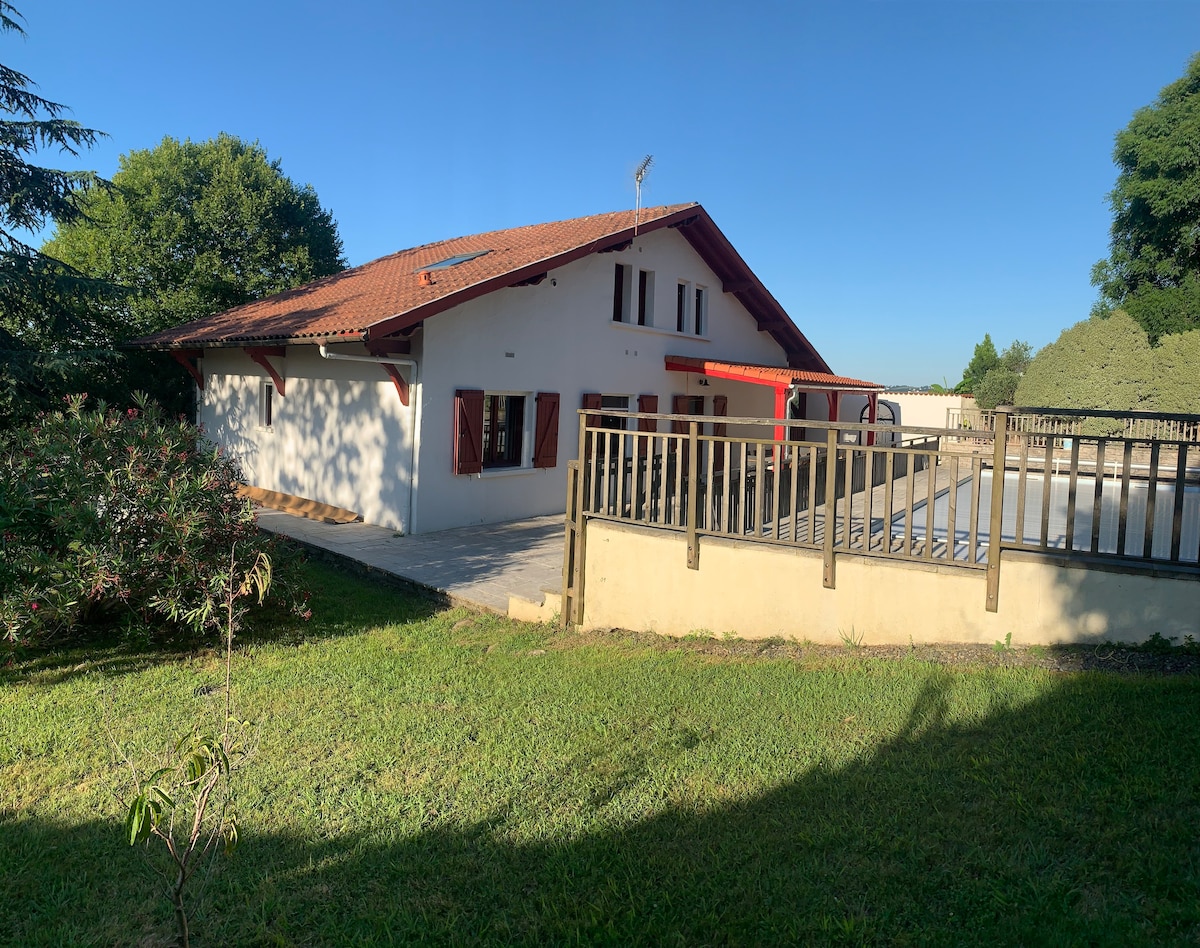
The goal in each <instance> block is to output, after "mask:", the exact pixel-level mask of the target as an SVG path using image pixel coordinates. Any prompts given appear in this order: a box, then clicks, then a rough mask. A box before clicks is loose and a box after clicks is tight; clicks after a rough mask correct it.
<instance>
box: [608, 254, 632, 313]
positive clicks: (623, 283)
mask: <svg viewBox="0 0 1200 948" xmlns="http://www.w3.org/2000/svg"><path fill="white" fill-rule="evenodd" d="M632 269H633V267H631V266H629V265H628V264H624V263H618V264H617V269H616V276H615V277H614V281H613V322H614V323H627V322H629V290H630V288H631V286H632V281H631V279H630V271H631V270H632Z"/></svg>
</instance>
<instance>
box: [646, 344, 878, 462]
mask: <svg viewBox="0 0 1200 948" xmlns="http://www.w3.org/2000/svg"><path fill="white" fill-rule="evenodd" d="M666 367H667V371H668V372H693V373H696V374H699V375H704V376H708V377H710V378H718V379H731V380H733V381H735V382H748V383H750V384H751V385H769V386H770V387H771V388H773V389H774V390H775V417H776V418H786V417H787V402H788V396H789V395H790V393H791V392H793V391H795V390H796V389H799V390H801V391H805V392H823V393H824V394H825V398H826V400H827V401H828V403H829V417H830V419H832V420H835V421H836V420H837V417H838V403H839V401H840V399H841V396H842V394H843V393H845V392H851V393H854V394H857V395H866V396H867V421H868V422H870V423H871V424H874V423H875V420H876V417H877V416H876V410H877V408H878V404H879V393H880V392H882V391H883V386H882V385H879V384H877V383H875V382H867V381H864V380H863V379H852V378H847V377H846V376H843V375H833V374H832V373H829V372H813V371H808V370H803V369H793V368H789V367H787V366H779V365H756V364H755V363H752V362H718V361H716V360H713V359H697V358H693V357H691V356H674V355H669V356H667V357H666ZM775 437H776V438H782V437H783V429H782V427H778V428H776V430H775ZM867 437H868V442H869V443H872V442H874V440H875V439H874V435H873V434H869V435H868V436H867Z"/></svg>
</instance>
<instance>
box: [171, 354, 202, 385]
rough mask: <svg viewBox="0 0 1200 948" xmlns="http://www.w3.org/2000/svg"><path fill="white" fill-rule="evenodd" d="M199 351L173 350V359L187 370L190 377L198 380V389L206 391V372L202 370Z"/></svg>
mask: <svg viewBox="0 0 1200 948" xmlns="http://www.w3.org/2000/svg"><path fill="white" fill-rule="evenodd" d="M202 354H203V353H201V351H200V350H199V349H172V350H171V358H173V359H174V360H175V361H176V362H178V363H179V364H180V365H182V366H183V367H184V368H185V369H187V372H188V375H190V376H191V377H192V378H194V379H195V380H196V387H197V388H198V389H200V391H202V392H203V391H204V372H203V370H202V369H201V368H200V356H201V355H202Z"/></svg>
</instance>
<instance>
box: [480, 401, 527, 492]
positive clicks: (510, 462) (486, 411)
mask: <svg viewBox="0 0 1200 948" xmlns="http://www.w3.org/2000/svg"><path fill="white" fill-rule="evenodd" d="M531 394H532V393H531V392H510V391H485V392H484V393H483V424H482V426H481V428H480V439H481V444H480V449H479V450H480V453H479V461H480V465H481V466H482V473H484V474H486V473H488V472H489V471H511V470H516V469H520V468H524V467H531V466H532V459H531V458H529V457H527V455H528V453H529V451H528V450H527V448H528V447H529V445H528V440H529V435H530V430H529V429H530V426H529V419H528V417H527V416H528V414H529V406H530V404H531V402H532V401H533V400H532V399H531V398H530V397H529V396H530V395H531ZM500 399H503V400H504V402H505V405H504V409H505V410H504V416H505V421H504V425H505V429H504V434H505V435H506V440H507V442H508V443H507V444H506V445H505V446H504V448H503V451H500V450H498V448H497V445H496V443H495V442H496V441H498V440H500V439H493V438H492V437H491V435H492V433H493V432H494V428H493V426H492V421H491V419H492V417H493V413H494V412H495V406H497V405H499V404H500ZM512 399H520V400H521V407H520V411H518V412H515V413H513V412H512V411H511V400H512ZM514 428H515V429H516V430H515V437H514Z"/></svg>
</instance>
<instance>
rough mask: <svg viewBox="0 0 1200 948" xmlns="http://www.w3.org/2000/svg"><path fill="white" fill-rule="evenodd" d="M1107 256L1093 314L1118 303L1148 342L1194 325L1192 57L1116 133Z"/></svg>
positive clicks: (1198, 118)
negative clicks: (1180, 74)
mask: <svg viewBox="0 0 1200 948" xmlns="http://www.w3.org/2000/svg"><path fill="white" fill-rule="evenodd" d="M1113 160H1114V162H1115V163H1116V165H1117V168H1118V169H1119V171H1118V175H1117V183H1116V187H1115V188H1114V189H1113V191H1112V193H1111V194H1110V195H1109V203H1110V204H1111V206H1112V211H1113V222H1112V232H1111V241H1110V245H1109V246H1110V252H1109V256H1108V258H1107V259H1105V260H1101V261H1100V262H1099V263H1097V264H1096V265H1095V267H1093V269H1092V283H1093V285H1095V286H1097V287H1099V289H1100V294H1101V298H1100V301H1099V302H1098V303H1097V306H1096V309H1095V310H1094V313H1095V314H1096V315H1107V314H1108V313H1110V312H1112V310H1113V309H1115V308H1118V307H1120V308H1123V309H1124V310H1125V311H1126V312H1127V313H1128V314H1129V315H1130V316H1131V317H1133V319H1134V320H1135V321H1136V322H1137V323H1139V324H1140V325H1141V326H1142V327H1143V328H1144V329H1145V330H1146V332H1147V334H1148V335H1149V338H1150V341H1151V342H1152V343H1156V342H1157V341H1158V339H1159V338H1161V337H1162V336H1164V335H1167V334H1169V333H1175V332H1184V331H1186V330H1188V329H1195V328H1198V327H1200V279H1198V277H1200V54H1197V55H1196V56H1194V57H1193V58H1192V60H1191V62H1189V63H1188V67H1187V70H1186V71H1185V73H1184V75H1183V77H1182V78H1180V79H1179V80H1177V81H1175V82H1173V83H1171V84H1170V85H1168V86H1166V87H1165V88H1164V89H1163V90H1162V91H1161V92H1160V93H1159V96H1158V99H1157V100H1156V101H1155V102H1154V103H1153V104H1152V105H1149V106H1147V107H1145V108H1142V109H1139V110H1138V111H1137V112H1136V113H1134V116H1133V118H1132V120H1131V121H1130V123H1129V125H1127V126H1126V127H1125V128H1124V129H1123V130H1122V131H1120V132H1119V133H1118V134H1117V139H1116V147H1115V149H1114V152H1113Z"/></svg>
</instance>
